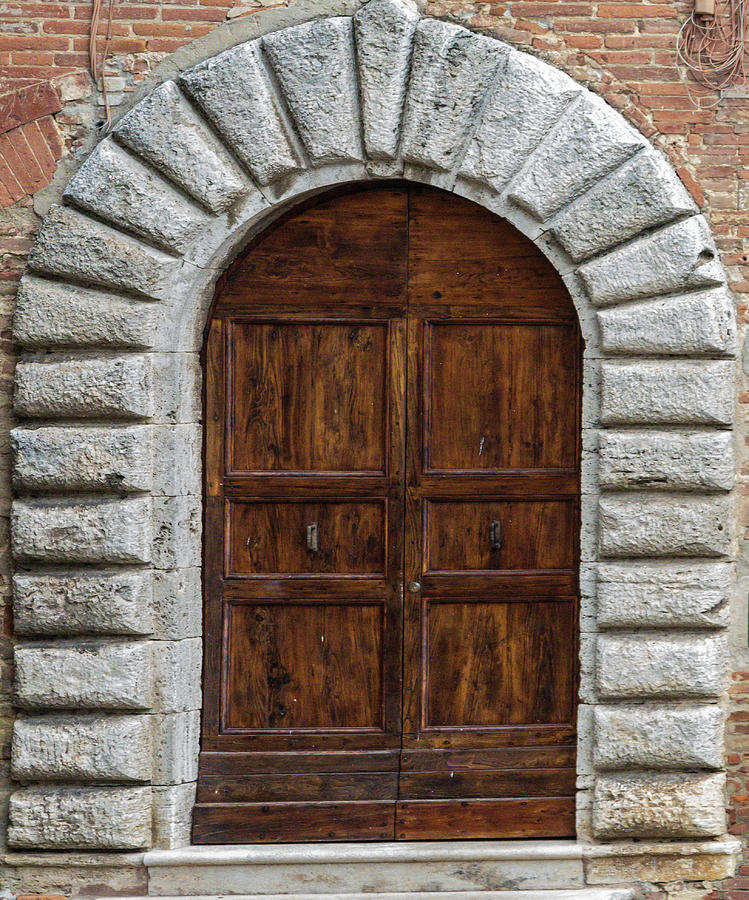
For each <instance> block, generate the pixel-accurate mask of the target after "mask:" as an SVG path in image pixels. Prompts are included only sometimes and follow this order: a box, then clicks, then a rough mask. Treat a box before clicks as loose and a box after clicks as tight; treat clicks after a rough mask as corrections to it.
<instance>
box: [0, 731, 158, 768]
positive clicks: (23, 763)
mask: <svg viewBox="0 0 749 900" xmlns="http://www.w3.org/2000/svg"><path fill="white" fill-rule="evenodd" d="M151 754H152V748H151V723H150V722H149V717H148V716H127V715H126V716H75V717H73V716H39V717H34V718H25V719H20V718H19V719H16V721H15V723H14V726H13V745H12V757H11V769H12V773H13V777H14V778H15V779H16V780H17V781H104V782H107V781H114V782H127V781H148V780H149V778H150V777H151Z"/></svg>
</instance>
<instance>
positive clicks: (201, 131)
mask: <svg viewBox="0 0 749 900" xmlns="http://www.w3.org/2000/svg"><path fill="white" fill-rule="evenodd" d="M114 136H115V138H116V139H117V140H118V141H121V142H122V143H123V144H125V145H126V146H127V147H129V148H130V149H131V150H133V151H134V152H135V153H137V154H138V155H140V156H142V157H143V158H144V159H146V160H148V162H150V163H151V165H152V166H154V167H155V168H156V169H158V170H159V171H160V172H162V173H163V174H164V175H166V177H167V178H169V179H170V180H171V181H174V182H175V183H176V184H178V185H179V186H180V187H181V188H182V190H183V191H185V192H186V193H188V194H190V196H191V197H194V198H195V200H197V201H198V202H199V203H201V204H202V205H203V206H204V207H206V208H207V209H209V210H210V211H211V212H213V213H220V212H222V211H223V210H225V209H227V208H228V207H229V206H231V205H232V204H233V203H234V201H235V200H237V199H238V198H239V197H240V196H241V194H243V193H245V192H246V191H248V190H249V184H248V183H247V179H246V178H245V177H244V175H243V174H242V172H241V171H240V169H239V167H238V166H237V164H236V163H235V162H234V160H233V158H232V156H231V154H230V153H229V152H228V151H227V150H226V148H225V147H224V146H223V145H222V144H221V143H220V142H219V141H218V140H217V139H216V137H215V136H214V134H213V132H212V131H211V129H210V128H209V127H208V126H207V125H206V124H205V122H204V121H203V119H202V118H201V117H200V116H199V115H198V114H197V113H196V112H195V110H194V109H193V108H192V107H191V106H190V104H189V103H188V102H187V101H186V100H185V99H184V97H183V96H182V94H181V93H180V91H179V88H178V87H177V85H176V84H175V83H174V82H173V81H166V82H164V84H161V85H159V86H158V87H157V88H155V89H154V90H153V91H152V92H151V93H150V94H148V95H147V96H146V97H145V98H144V99H143V100H141V102H140V103H139V104H138V105H137V106H136V107H135V108H134V109H133V110H131V111H130V112H129V113H128V114H127V115H126V116H124V117H123V118H122V119H120V121H119V122H118V124H117V127H116V128H115V129H114Z"/></svg>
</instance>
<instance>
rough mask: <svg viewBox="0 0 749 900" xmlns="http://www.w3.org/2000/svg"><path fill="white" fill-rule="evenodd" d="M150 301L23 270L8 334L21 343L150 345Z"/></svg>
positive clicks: (152, 312)
mask: <svg viewBox="0 0 749 900" xmlns="http://www.w3.org/2000/svg"><path fill="white" fill-rule="evenodd" d="M156 314H157V313H156V308H155V305H154V304H151V303H144V302H143V301H142V300H130V299H126V298H124V297H118V296H117V295H116V294H108V293H104V292H102V291H94V290H90V289H88V288H83V287H79V286H78V285H72V284H65V283H60V282H54V281H48V280H47V279H44V278H36V277H34V276H33V275H24V277H23V278H22V279H21V284H20V286H19V289H18V296H17V298H16V309H15V314H14V317H13V334H14V337H15V339H16V341H17V342H18V343H19V344H21V346H23V347H44V348H45V349H50V348H57V347H82V348H88V347H93V348H97V349H99V348H102V347H112V348H117V347H136V348H137V347H150V346H151V344H152V343H153V339H154V329H155V324H156Z"/></svg>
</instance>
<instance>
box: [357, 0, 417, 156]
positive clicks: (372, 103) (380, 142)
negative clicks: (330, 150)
mask: <svg viewBox="0 0 749 900" xmlns="http://www.w3.org/2000/svg"><path fill="white" fill-rule="evenodd" d="M418 20H419V12H418V9H417V7H416V4H415V3H413V2H412V0H369V2H368V3H366V4H364V6H362V7H361V9H359V10H358V12H356V13H355V14H354V34H355V36H356V57H357V63H358V66H359V93H360V96H361V117H362V128H363V131H364V146H365V148H366V151H367V154H368V156H370V157H371V158H373V159H394V158H395V157H396V155H397V153H398V141H399V138H400V123H401V117H402V115H403V106H404V102H405V95H406V85H407V84H408V72H409V64H410V61H411V46H412V43H413V36H414V32H415V30H416V23H417V22H418Z"/></svg>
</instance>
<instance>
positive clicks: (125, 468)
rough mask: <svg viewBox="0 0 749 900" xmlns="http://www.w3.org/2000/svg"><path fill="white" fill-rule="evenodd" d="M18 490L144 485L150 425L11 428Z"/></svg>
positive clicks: (148, 474) (148, 483) (149, 463)
mask: <svg viewBox="0 0 749 900" xmlns="http://www.w3.org/2000/svg"><path fill="white" fill-rule="evenodd" d="M11 447H12V450H13V484H14V486H15V488H16V489H17V490H19V491H24V490H25V491H44V490H47V491H119V492H123V493H124V492H128V491H147V490H149V489H150V488H151V487H152V484H153V467H154V464H153V458H152V451H151V429H150V428H149V427H148V426H137V425H136V426H120V427H113V428H98V427H94V426H89V427H83V428H80V427H71V426H65V427H61V426H47V427H40V428H15V429H13V431H12V432H11Z"/></svg>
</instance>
